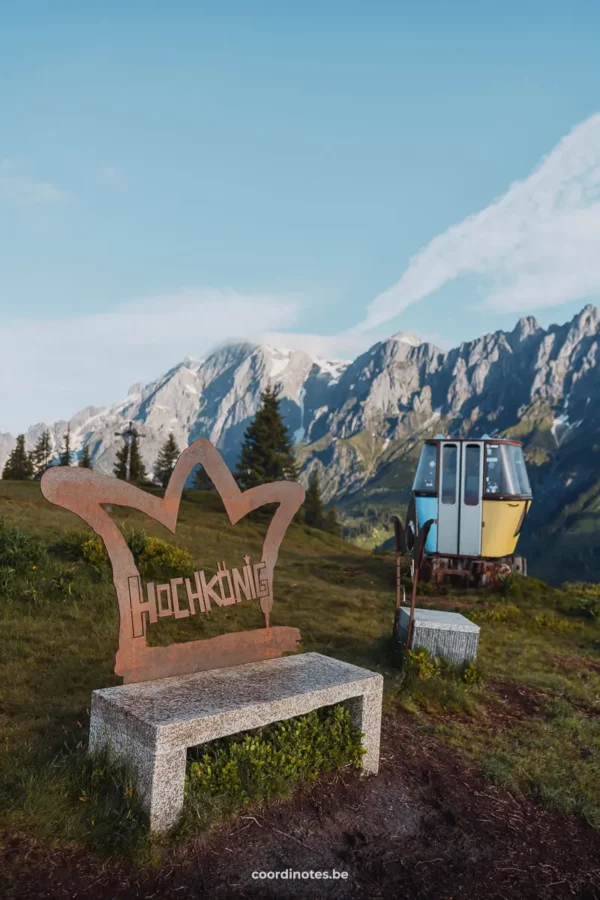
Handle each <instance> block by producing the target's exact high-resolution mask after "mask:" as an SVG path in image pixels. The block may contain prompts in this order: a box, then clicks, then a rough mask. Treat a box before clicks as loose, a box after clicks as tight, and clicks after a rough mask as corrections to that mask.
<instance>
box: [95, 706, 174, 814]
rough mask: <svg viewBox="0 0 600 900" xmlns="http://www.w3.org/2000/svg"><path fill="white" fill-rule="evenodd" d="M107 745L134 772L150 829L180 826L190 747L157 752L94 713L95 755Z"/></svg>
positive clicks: (114, 756)
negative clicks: (187, 749)
mask: <svg viewBox="0 0 600 900" xmlns="http://www.w3.org/2000/svg"><path fill="white" fill-rule="evenodd" d="M104 747H106V748H107V749H108V750H109V752H110V753H111V754H112V756H113V758H115V759H117V760H120V761H121V762H122V763H123V764H124V765H126V766H129V767H130V769H131V771H132V773H133V774H134V776H135V779H136V787H137V792H138V798H139V801H140V804H141V806H142V809H144V810H145V811H146V812H147V813H148V816H149V818H150V830H151V831H168V830H169V828H172V827H173V826H174V825H176V824H177V822H178V821H179V817H180V816H181V811H182V809H183V799H184V790H185V768H186V760H187V752H186V750H167V751H162V752H161V751H156V750H154V749H153V748H152V747H148V746H143V745H142V744H140V743H139V742H138V741H136V740H134V739H132V738H131V736H130V735H128V734H127V733H124V732H123V730H120V729H119V730H118V729H115V728H110V727H107V725H106V724H105V723H104V722H103V721H102V720H101V719H99V718H97V717H95V716H94V715H93V714H92V721H91V722H90V741H89V751H90V753H92V754H94V753H97V752H99V751H100V750H102V749H103V748H104Z"/></svg>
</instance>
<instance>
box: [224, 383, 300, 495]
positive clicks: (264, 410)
mask: <svg viewBox="0 0 600 900" xmlns="http://www.w3.org/2000/svg"><path fill="white" fill-rule="evenodd" d="M261 401H262V406H261V408H260V409H259V410H258V411H257V413H256V415H255V417H254V419H253V420H252V422H251V423H250V425H249V426H248V428H247V429H246V432H245V434H244V443H243V444H242V451H241V455H240V461H239V463H238V467H237V471H236V473H235V477H236V479H237V481H238V484H239V485H240V487H241V488H243V489H245V490H246V489H248V488H251V487H255V486H256V485H259V484H266V483H267V482H269V481H281V480H282V479H283V480H285V479H289V480H292V481H293V480H295V479H296V478H297V477H298V470H297V467H296V461H295V459H294V449H293V444H292V441H291V439H290V436H289V434H288V430H287V428H286V426H285V424H284V422H283V419H282V417H281V412H280V410H279V391H278V390H276V389H275V388H271V387H268V388H267V389H266V390H265V391H263V393H262V394H261Z"/></svg>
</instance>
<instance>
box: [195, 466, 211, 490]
mask: <svg viewBox="0 0 600 900" xmlns="http://www.w3.org/2000/svg"><path fill="white" fill-rule="evenodd" d="M194 487H195V488H196V490H197V491H213V490H214V487H215V486H214V484H213V483H212V481H211V480H210V478H209V477H208V475H207V474H206V469H205V468H204V466H198V467H197V469H196V471H195V473H194Z"/></svg>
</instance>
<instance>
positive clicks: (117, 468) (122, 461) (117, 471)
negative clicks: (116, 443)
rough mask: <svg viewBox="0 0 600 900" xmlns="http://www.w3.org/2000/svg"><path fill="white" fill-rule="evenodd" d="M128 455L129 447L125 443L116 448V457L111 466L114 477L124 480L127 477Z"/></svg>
mask: <svg viewBox="0 0 600 900" xmlns="http://www.w3.org/2000/svg"><path fill="white" fill-rule="evenodd" d="M128 456H129V447H128V446H127V444H123V446H122V447H121V448H120V449H119V450H117V459H116V462H115V464H114V466H113V475H114V476H115V478H120V479H121V480H122V481H126V479H127V458H128Z"/></svg>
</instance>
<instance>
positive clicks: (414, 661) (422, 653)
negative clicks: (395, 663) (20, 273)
mask: <svg viewBox="0 0 600 900" xmlns="http://www.w3.org/2000/svg"><path fill="white" fill-rule="evenodd" d="M405 666H406V672H407V674H412V675H415V676H416V677H417V678H421V679H422V680H423V681H427V680H428V679H429V678H435V677H436V676H437V675H440V673H441V666H440V662H439V660H437V659H432V657H431V656H430V655H429V653H428V652H427V650H425V649H424V648H419V649H415V650H407V651H406V660H405Z"/></svg>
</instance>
